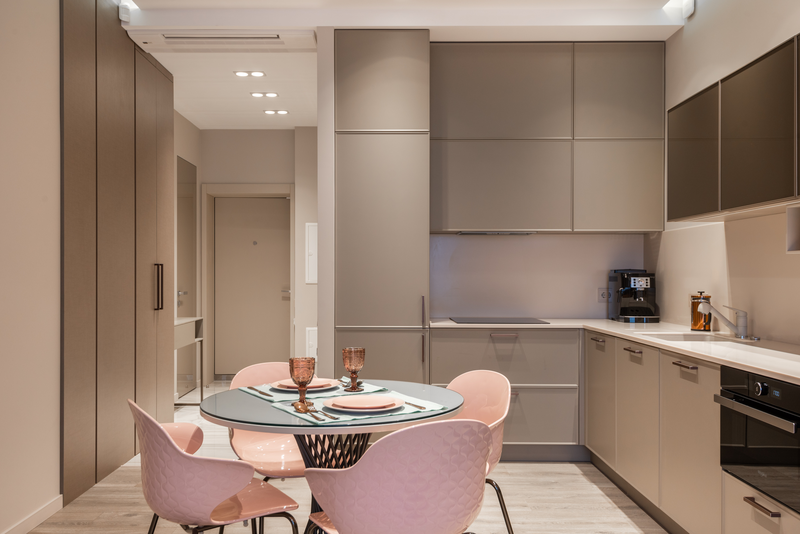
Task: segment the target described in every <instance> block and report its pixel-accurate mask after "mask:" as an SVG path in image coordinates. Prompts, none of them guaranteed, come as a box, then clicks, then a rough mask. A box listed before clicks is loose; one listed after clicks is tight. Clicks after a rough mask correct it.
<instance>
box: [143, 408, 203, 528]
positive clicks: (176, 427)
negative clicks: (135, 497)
mask: <svg viewBox="0 0 800 534" xmlns="http://www.w3.org/2000/svg"><path fill="white" fill-rule="evenodd" d="M161 428H163V429H164V430H165V431H166V432H167V434H169V437H171V438H172V441H173V442H174V443H175V445H177V446H178V448H179V449H180V450H182V451H183V452H185V453H186V454H194V453H196V452H197V449H199V448H200V446H201V445H202V444H203V430H202V429H201V428H200V427H199V426H197V425H195V424H193V423H161ZM156 523H158V514H155V513H154V514H153V520H152V521H151V522H150V532H153V531H154V530H155V528H156Z"/></svg>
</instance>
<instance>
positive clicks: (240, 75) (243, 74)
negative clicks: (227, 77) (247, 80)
mask: <svg viewBox="0 0 800 534" xmlns="http://www.w3.org/2000/svg"><path fill="white" fill-rule="evenodd" d="M234 74H236V75H237V76H239V77H241V78H244V77H245V76H250V73H249V72H245V71H243V70H240V71H236V72H234Z"/></svg>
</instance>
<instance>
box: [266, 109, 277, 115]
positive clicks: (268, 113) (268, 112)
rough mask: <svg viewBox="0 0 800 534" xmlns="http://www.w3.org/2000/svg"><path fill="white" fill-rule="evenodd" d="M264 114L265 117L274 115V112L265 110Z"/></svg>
mask: <svg viewBox="0 0 800 534" xmlns="http://www.w3.org/2000/svg"><path fill="white" fill-rule="evenodd" d="M264 113H266V114H267V115H275V112H274V111H272V110H271V109H268V110H267V111H265V112H264Z"/></svg>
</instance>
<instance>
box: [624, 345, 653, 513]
mask: <svg viewBox="0 0 800 534" xmlns="http://www.w3.org/2000/svg"><path fill="white" fill-rule="evenodd" d="M615 350H616V355H617V380H616V382H617V462H616V471H617V472H618V473H619V474H620V475H621V476H622V477H623V478H625V480H627V481H628V482H630V483H631V484H632V485H633V486H634V487H635V488H636V489H637V490H639V491H640V492H641V493H642V494H643V495H644V496H645V497H647V498H648V499H649V500H650V502H652V503H656V504H657V503H658V485H659V479H658V471H659V469H658V461H659V460H658V446H659V438H658V427H659V425H658V414H659V407H658V400H659V399H658V387H659V383H658V373H659V359H658V349H655V348H653V347H648V346H646V345H639V344H637V343H632V342H630V341H626V340H624V339H619V340H617V342H616V349H615Z"/></svg>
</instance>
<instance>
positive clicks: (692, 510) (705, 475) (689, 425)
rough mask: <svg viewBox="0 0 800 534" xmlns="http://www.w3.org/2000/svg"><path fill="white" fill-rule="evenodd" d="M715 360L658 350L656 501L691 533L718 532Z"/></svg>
mask: <svg viewBox="0 0 800 534" xmlns="http://www.w3.org/2000/svg"><path fill="white" fill-rule="evenodd" d="M719 389H720V371H719V366H718V365H714V364H710V363H707V362H703V361H700V360H695V359H692V358H687V357H686V356H680V355H678V354H673V353H670V352H667V351H663V350H662V351H661V418H660V420H661V504H660V508H661V509H662V510H663V511H664V512H666V513H667V515H669V516H670V517H671V518H672V519H674V520H675V521H676V522H677V523H678V524H679V525H681V526H682V527H683V528H684V529H686V530H687V531H688V532H691V533H695V532H696V533H698V534H700V533H702V534H719V532H720V519H721V514H722V509H721V506H722V495H721V488H720V476H721V473H722V470H721V469H720V465H719V464H720V458H719V447H720V446H719V439H720V438H719V425H720V423H719V405H717V404H716V403H714V401H713V399H714V395H715V394H718V393H719Z"/></svg>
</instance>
